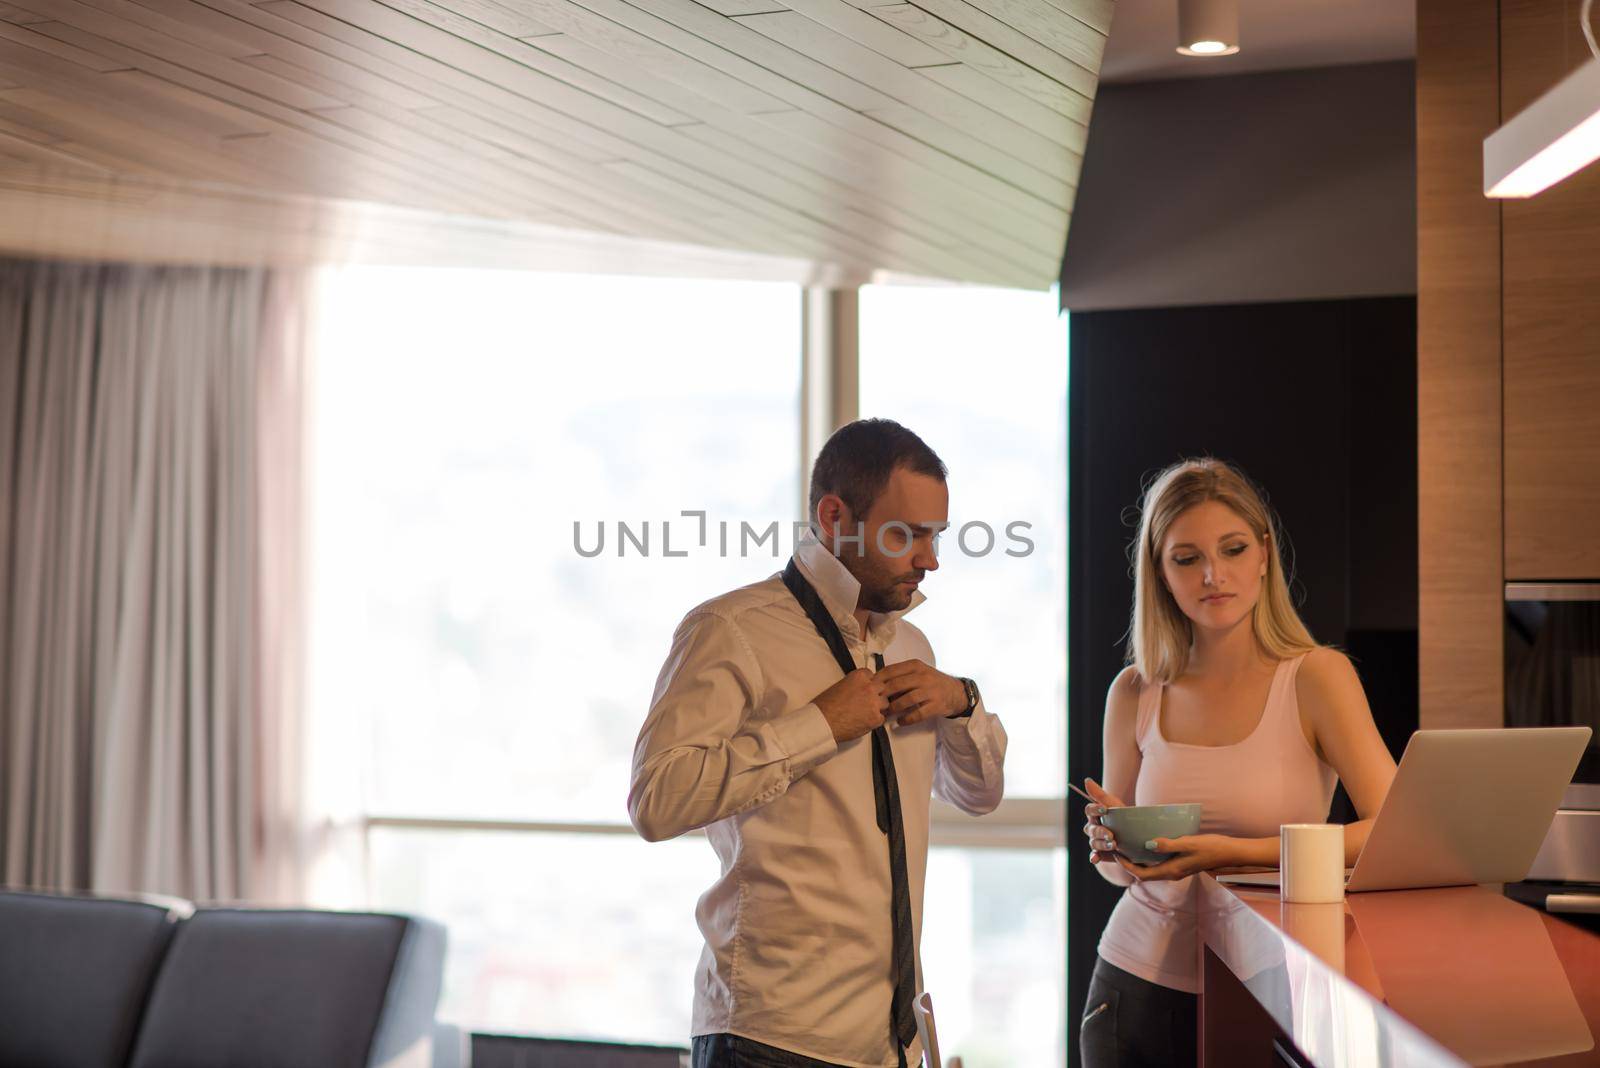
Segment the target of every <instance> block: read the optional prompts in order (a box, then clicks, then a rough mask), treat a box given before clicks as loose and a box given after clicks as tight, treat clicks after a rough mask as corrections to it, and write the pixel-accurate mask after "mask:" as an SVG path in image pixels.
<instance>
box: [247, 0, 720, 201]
mask: <svg viewBox="0 0 1600 1068" xmlns="http://www.w3.org/2000/svg"><path fill="white" fill-rule="evenodd" d="M314 3H316V4H317V5H328V4H330V3H331V0H314ZM261 6H262V7H264V8H267V9H270V10H272V11H282V12H283V13H284V14H286V15H288V16H289V17H293V18H299V17H301V16H300V12H299V10H297V9H303V10H306V11H311V10H312V8H311V7H310V6H307V5H302V4H298V3H291V2H289V0H277V2H273V3H270V4H263V5H261ZM320 13H323V14H324V15H325V16H326V13H325V12H320ZM711 17H713V18H715V17H717V16H711ZM381 40H384V41H387V39H386V38H384V39H381ZM389 43H391V44H394V43H395V42H389ZM368 47H372V42H368ZM599 103H601V102H600V101H593V104H599ZM593 104H591V105H590V107H591V109H592V107H593ZM619 119H621V116H615V115H611V116H606V117H604V118H600V119H599V120H598V121H600V122H601V123H604V124H608V125H612V126H616V124H617V122H618V120H619ZM608 120H609V121H608ZM624 125H629V126H631V128H632V129H633V136H632V140H634V141H635V142H636V143H639V144H642V145H645V146H647V147H649V148H650V149H651V150H652V153H651V154H652V155H656V156H657V160H656V162H657V163H658V165H670V164H671V163H674V162H678V161H685V162H686V163H687V165H688V166H690V167H692V168H695V169H699V170H701V171H702V172H704V173H706V174H708V175H713V174H719V173H725V172H727V171H728V170H729V169H730V168H733V169H737V168H740V167H741V166H742V165H743V163H742V161H741V160H740V159H738V158H737V157H734V156H731V155H724V154H721V153H717V154H714V155H707V154H705V153H703V152H695V151H692V150H690V151H686V150H685V148H684V146H683V145H682V144H681V143H678V144H674V143H671V142H670V141H669V140H664V137H669V136H670V134H671V133H672V131H671V130H670V129H668V128H666V127H661V126H656V127H654V128H653V129H644V128H641V127H639V126H638V125H637V124H636V123H635V124H626V123H624ZM693 147H694V148H700V147H701V146H698V145H695V146H693ZM630 156H631V157H632V158H641V159H643V161H644V162H650V161H649V160H648V159H647V158H644V157H640V156H639V154H638V153H637V152H633V153H630V152H628V151H626V150H624V151H623V152H622V153H621V157H622V158H630Z"/></svg>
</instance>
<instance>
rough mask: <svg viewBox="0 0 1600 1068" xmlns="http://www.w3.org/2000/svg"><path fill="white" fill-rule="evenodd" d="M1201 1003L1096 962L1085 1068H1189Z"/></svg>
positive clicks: (1084, 1039) (1082, 1032)
mask: <svg viewBox="0 0 1600 1068" xmlns="http://www.w3.org/2000/svg"><path fill="white" fill-rule="evenodd" d="M1199 1003H1200V999H1199V998H1198V997H1196V996H1195V995H1193V994H1187V993H1184V992H1183V991H1182V990H1173V989H1172V988H1171V987H1165V986H1161V985H1159V984H1157V983H1152V982H1149V981H1147V980H1144V979H1140V978H1139V977H1138V976H1137V975H1130V974H1128V973H1127V972H1125V971H1123V970H1122V969H1121V968H1118V967H1115V966H1114V965H1111V964H1108V963H1106V961H1105V959H1104V958H1102V957H1096V958H1095V965H1094V975H1093V976H1091V977H1090V979H1089V997H1088V999H1087V1000H1086V1001H1085V1002H1084V1006H1083V1023H1082V1025H1081V1026H1080V1028H1079V1030H1078V1052H1079V1054H1080V1055H1081V1056H1082V1058H1083V1068H1188V1066H1190V1065H1193V1064H1194V1063H1195V1062H1196V1060H1197V1058H1198V1050H1197V1048H1196V1047H1197V1043H1198V1036H1197V1034H1196V1033H1195V1028H1196V1026H1197V1019H1196V1016H1197V1013H1198V1010H1199ZM696 1068H699V1065H698V1062H696Z"/></svg>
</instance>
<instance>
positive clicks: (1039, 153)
mask: <svg viewBox="0 0 1600 1068" xmlns="http://www.w3.org/2000/svg"><path fill="white" fill-rule="evenodd" d="M738 22H739V23H740V25H743V26H749V27H751V28H752V29H754V30H755V31H756V32H757V33H760V34H762V35H764V36H767V37H771V38H772V39H773V40H775V41H780V42H782V43H783V44H785V45H788V46H789V47H790V48H792V49H794V50H795V51H797V52H801V53H803V54H805V55H808V56H810V57H811V58H812V59H815V60H816V61H817V62H819V63H823V64H826V65H829V66H832V67H834V68H835V69H837V70H840V71H841V72H843V71H844V70H849V71H850V72H851V75H852V76H853V77H855V78H858V79H861V80H862V81H865V82H867V84H869V85H871V86H872V87H873V88H875V89H877V90H878V91H879V92H881V93H883V94H884V95H885V96H888V97H892V98H893V99H894V100H895V101H896V102H897V103H899V104H901V105H904V106H906V107H910V108H914V109H916V110H917V111H918V112H920V113H921V114H923V115H926V116H928V117H929V118H931V119H935V120H938V121H940V122H943V123H945V124H947V125H949V126H950V127H952V128H953V129H955V130H958V131H960V132H961V133H963V134H966V135H967V136H968V137H972V138H976V139H977V140H979V141H982V142H984V143H985V144H987V145H989V146H990V147H991V148H992V149H995V150H997V151H999V152H1003V153H1005V154H1007V155H1009V156H1012V157H1014V158H1016V159H1018V160H1021V161H1022V162H1024V163H1027V164H1028V165H1030V166H1032V167H1036V168H1038V169H1039V170H1041V171H1043V172H1045V173H1046V174H1053V173H1056V172H1058V171H1060V170H1064V169H1065V168H1067V167H1068V166H1070V165H1071V164H1072V162H1073V157H1075V156H1078V155H1079V153H1074V152H1071V151H1070V150H1068V149H1067V148H1065V146H1064V145H1063V144H1061V142H1060V141H1058V140H1056V139H1054V138H1049V137H1044V136H1041V135H1040V134H1038V133H1035V132H1034V131H1032V130H1030V129H1028V128H1027V127H1025V126H1023V125H1021V124H1019V123H1016V122H1013V121H1012V120H1011V119H1009V118H1007V117H1006V116H1004V115H1001V114H997V113H995V112H992V111H990V110H989V109H988V108H986V107H983V106H982V105H980V104H975V103H974V102H973V101H971V100H969V99H967V98H966V97H964V96H961V95H960V94H959V93H954V92H951V91H950V90H949V89H947V88H945V87H944V86H943V85H938V84H937V83H930V81H929V80H928V79H927V78H924V77H922V76H921V75H919V74H918V73H917V72H916V71H911V70H907V69H906V68H905V67H902V66H901V65H900V64H898V63H896V62H895V61H894V60H892V59H888V58H886V57H884V56H882V55H879V54H878V53H877V52H874V51H872V50H871V49H870V48H866V47H863V46H862V45H858V44H856V43H855V42H854V41H852V40H850V39H849V38H847V37H845V36H843V35H842V34H837V33H834V32H833V31H832V30H830V29H828V28H827V27H826V26H823V25H821V24H820V23H817V22H813V21H812V20H810V19H808V18H806V17H805V16H804V15H802V14H800V13H799V12H795V11H784V12H778V13H776V14H771V15H750V16H748V17H746V18H741V19H739V20H738ZM868 110H872V109H868ZM880 110H881V109H880ZM1059 124H1060V126H1061V127H1062V135H1061V136H1062V137H1065V136H1067V134H1066V129H1067V124H1066V120H1064V119H1063V120H1059Z"/></svg>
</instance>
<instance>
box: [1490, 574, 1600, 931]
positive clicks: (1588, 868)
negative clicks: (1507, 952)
mask: <svg viewBox="0 0 1600 1068" xmlns="http://www.w3.org/2000/svg"><path fill="white" fill-rule="evenodd" d="M1505 605H1506V607H1505V695H1506V703H1505V725H1506V726H1508V727H1555V726H1590V727H1594V728H1595V729H1596V738H1593V739H1591V741H1590V744H1589V748H1588V749H1587V751H1586V752H1585V753H1584V755H1583V759H1582V760H1581V761H1579V763H1578V770H1577V773H1576V774H1575V775H1574V776H1573V781H1572V785H1571V786H1569V787H1567V789H1566V792H1565V794H1564V795H1563V797H1562V800H1561V806H1560V808H1559V809H1558V810H1557V812H1556V818H1555V821H1554V822H1553V823H1552V824H1551V826H1550V833H1549V834H1548V835H1547V836H1546V838H1545V841H1544V845H1543V847H1542V848H1541V849H1540V850H1539V854H1538V856H1537V857H1535V858H1534V862H1533V868H1532V870H1531V871H1530V872H1529V873H1528V878H1527V880H1526V881H1525V882H1523V883H1521V884H1517V885H1516V886H1514V887H1508V888H1507V893H1508V894H1511V895H1512V896H1514V897H1517V898H1518V899H1520V900H1524V901H1528V902H1529V903H1532V904H1538V905H1540V906H1542V907H1544V908H1546V909H1548V910H1549V911H1551V912H1561V913H1567V914H1571V915H1575V916H1576V915H1585V914H1587V915H1588V916H1589V917H1591V918H1592V920H1593V921H1594V922H1597V923H1600V582H1510V583H1507V584H1506V602H1505Z"/></svg>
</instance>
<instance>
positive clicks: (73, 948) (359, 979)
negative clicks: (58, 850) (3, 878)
mask: <svg viewBox="0 0 1600 1068" xmlns="http://www.w3.org/2000/svg"><path fill="white" fill-rule="evenodd" d="M444 948H445V932H444V928H443V927H441V926H440V925H439V924H437V923H434V922H432V921H429V920H424V919H419V918H417V917H410V916H395V915H382V914H375V913H344V912H317V911H310V910H275V909H225V908H215V909H213V908H200V909H195V908H193V907H191V906H189V905H188V904H187V903H185V902H164V901H163V902H152V901H134V900H117V899H110V898H100V897H89V896H69V895H58V894H41V893H31V892H20V891H0V1065H19V1066H21V1065H27V1066H29V1068H231V1066H248V1068H308V1066H312V1065H315V1066H317V1068H460V1066H461V1064H462V1060H463V1058H462V1053H461V1051H462V1049H463V1047H464V1043H463V1042H462V1040H461V1036H460V1034H459V1032H454V1030H453V1029H450V1028H443V1029H441V1028H438V1027H437V1025H436V1024H435V1022H434V1008H435V1006H436V1004H437V1003H438V999H439V989H440V984H441V980H442V975H443V966H444Z"/></svg>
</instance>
